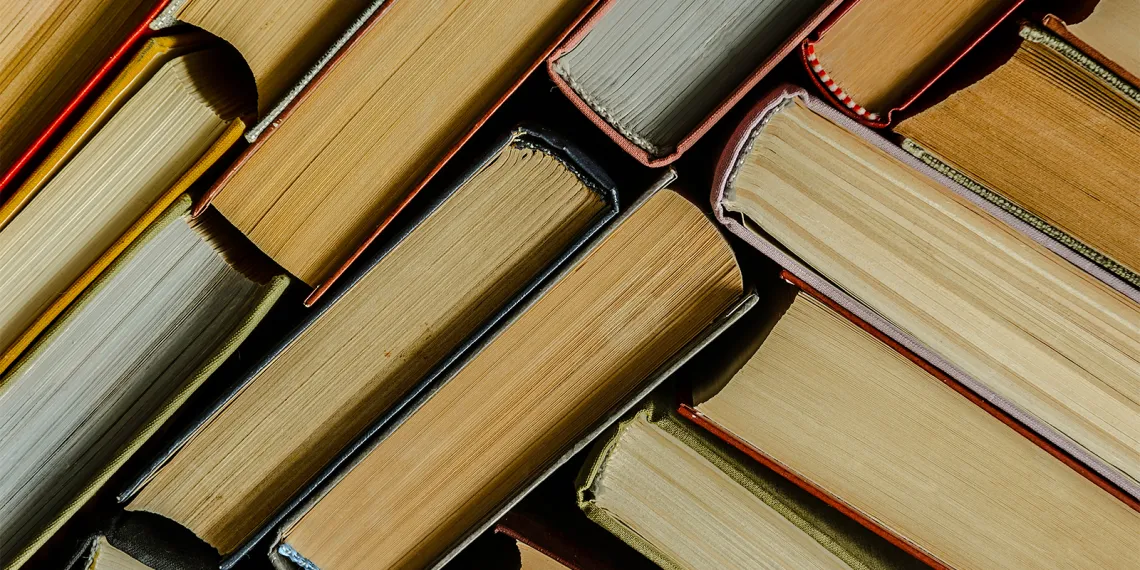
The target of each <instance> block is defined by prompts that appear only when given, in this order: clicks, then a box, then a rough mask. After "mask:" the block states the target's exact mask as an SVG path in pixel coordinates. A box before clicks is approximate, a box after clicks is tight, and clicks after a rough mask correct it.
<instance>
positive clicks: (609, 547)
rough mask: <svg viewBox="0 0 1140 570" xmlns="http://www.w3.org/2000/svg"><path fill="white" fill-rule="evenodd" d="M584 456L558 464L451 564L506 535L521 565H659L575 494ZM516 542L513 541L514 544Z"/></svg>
mask: <svg viewBox="0 0 1140 570" xmlns="http://www.w3.org/2000/svg"><path fill="white" fill-rule="evenodd" d="M580 469H581V461H578V460H574V461H571V462H570V463H567V464H566V465H564V466H562V467H560V468H559V469H558V470H557V471H555V472H554V473H553V474H552V475H551V476H550V477H549V478H547V479H545V480H543V482H542V483H541V484H539V485H538V486H537V487H535V489H534V490H532V491H531V492H529V493H527V495H526V497H525V498H523V500H522V501H520V502H519V503H518V504H516V505H515V506H513V507H511V510H510V511H508V512H507V513H506V514H504V515H503V516H502V517H500V518H499V520H498V521H497V522H495V527H494V532H493V533H490V534H489V533H484V535H483V536H481V537H480V538H479V540H477V541H475V542H473V543H472V544H471V545H469V546H468V547H467V548H465V549H463V551H462V552H461V553H460V555H459V556H457V557H456V558H454V559H453V561H452V562H451V563H450V564H449V566H448V567H447V568H448V569H449V570H450V569H451V568H452V567H454V566H456V565H459V566H460V567H462V564H461V563H462V562H464V559H468V560H471V561H472V562H473V561H474V559H472V556H477V555H478V554H479V551H478V546H479V543H480V541H483V542H489V541H490V540H491V539H490V538H488V537H491V538H494V537H496V536H501V537H507V538H509V539H511V540H509V541H507V542H508V544H509V546H508V547H513V548H514V549H515V550H517V554H515V557H516V558H518V561H519V564H518V566H517V568H519V569H520V570H545V569H550V570H561V569H569V570H657V566H656V565H654V564H653V563H652V562H650V561H649V559H647V558H645V557H644V556H642V555H641V554H640V553H639V552H637V551H636V550H634V549H633V548H631V547H630V546H629V545H627V544H626V543H624V542H622V541H621V540H619V539H617V538H616V537H614V536H613V535H612V534H610V533H608V532H606V531H605V530H604V529H602V528H601V527H599V526H598V525H597V524H594V522H593V521H591V520H590V519H589V518H587V517H586V515H585V514H583V513H582V511H581V509H579V508H578V502H577V499H576V496H575V492H574V489H575V485H574V480H575V477H576V476H577V474H578V471H579V470H580ZM511 543H513V544H511Z"/></svg>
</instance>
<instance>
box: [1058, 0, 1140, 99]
mask: <svg viewBox="0 0 1140 570" xmlns="http://www.w3.org/2000/svg"><path fill="white" fill-rule="evenodd" d="M1086 12H1087V13H1086ZM1074 18H1075V19H1074ZM1070 19H1073V21H1075V22H1076V23H1075V24H1067V23H1065V20H1064V19H1062V18H1061V17H1060V16H1058V15H1057V14H1047V15H1046V16H1045V18H1044V20H1043V23H1044V25H1045V27H1046V28H1048V29H1049V30H1050V31H1052V32H1053V33H1055V34H1057V35H1058V36H1060V37H1061V39H1063V40H1065V41H1066V42H1068V43H1070V44H1072V45H1073V46H1074V47H1076V48H1077V49H1078V50H1080V51H1081V52H1082V53H1084V54H1087V55H1088V56H1089V57H1091V58H1092V59H1094V60H1096V61H1098V62H1100V63H1101V64H1102V65H1104V66H1105V67H1106V68H1108V70H1109V71H1111V72H1113V73H1115V74H1116V75H1119V76H1120V77H1121V78H1122V79H1123V80H1124V81H1126V82H1128V83H1130V84H1131V85H1132V86H1133V87H1136V86H1140V79H1137V78H1136V77H1137V75H1140V38H1137V36H1136V27H1137V26H1138V25H1140V9H1137V7H1136V5H1135V4H1133V3H1132V2H1129V1H1128V0H1100V1H1099V2H1095V3H1093V6H1092V11H1091V12H1088V9H1087V8H1085V9H1084V10H1081V11H1080V12H1079V13H1077V14H1074V15H1073V16H1071V17H1070ZM1078 19H1079V21H1077V20H1078Z"/></svg>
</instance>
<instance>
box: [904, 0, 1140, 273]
mask: <svg viewBox="0 0 1140 570" xmlns="http://www.w3.org/2000/svg"><path fill="white" fill-rule="evenodd" d="M1042 22H1043V27H1042V26H1038V25H1034V24H1030V23H1028V22H1023V23H1022V24H1021V26H1020V29H1019V31H1018V35H1019V36H1020V40H1021V41H1025V42H1032V43H1036V44H1040V45H1042V46H1044V47H1046V48H1048V49H1050V50H1053V51H1055V52H1057V53H1058V54H1060V55H1061V56H1063V57H1064V58H1065V59H1067V60H1069V61H1070V62H1072V64H1073V65H1075V66H1077V67H1078V68H1080V69H1083V70H1084V71H1085V72H1087V73H1089V74H1090V75H1091V76H1093V77H1096V78H1098V79H1099V80H1100V82H1101V83H1102V84H1104V85H1105V86H1106V87H1108V88H1109V89H1111V90H1113V91H1115V92H1116V93H1117V94H1119V96H1120V97H1121V98H1123V99H1126V100H1129V101H1131V102H1133V103H1135V104H1137V105H1140V87H1138V86H1140V79H1137V78H1136V76H1134V75H1132V74H1131V73H1129V72H1128V71H1127V70H1125V69H1124V68H1122V67H1120V66H1119V65H1117V64H1116V63H1115V62H1113V61H1112V60H1111V59H1108V58H1107V57H1105V56H1104V55H1103V54H1101V53H1100V52H1098V51H1097V50H1096V49H1095V48H1093V47H1092V46H1090V45H1088V44H1087V43H1085V42H1084V41H1082V40H1081V39H1080V38H1078V37H1077V36H1075V35H1073V34H1072V33H1070V32H1069V31H1068V28H1067V27H1066V24H1065V22H1064V21H1063V20H1061V19H1060V18H1058V17H1057V16H1054V15H1051V14H1050V15H1047V16H1045V17H1044V18H1043V19H1042ZM901 146H902V148H903V150H905V151H906V152H909V153H910V154H912V155H914V156H915V157H916V158H918V159H919V160H921V161H922V162H923V163H925V164H926V165H928V166H930V167H931V168H933V169H934V170H937V171H938V172H939V173H941V174H942V175H944V176H946V177H949V178H951V179H953V180H954V182H955V183H956V184H958V185H960V186H962V187H965V188H967V189H969V190H970V191H971V192H973V193H974V194H976V195H978V196H979V197H981V198H982V199H984V200H986V201H987V202H989V203H990V204H993V206H994V207H996V208H1000V209H1001V210H1002V211H1004V212H1006V213H1007V214H1009V215H1011V216H1013V217H1016V218H1017V219H1019V220H1021V221H1022V222H1024V223H1025V224H1027V225H1029V226H1032V227H1033V228H1035V229H1036V230H1037V231H1039V232H1041V233H1043V234H1045V235H1047V236H1049V237H1050V238H1052V239H1053V240H1055V241H1057V242H1059V243H1061V244H1063V245H1064V246H1065V247H1067V248H1068V249H1069V250H1071V251H1072V252H1073V253H1074V254H1076V255H1079V256H1080V257H1082V258H1084V259H1086V260H1088V261H1089V262H1090V263H1094V264H1096V265H1098V266H1099V267H1101V268H1102V269H1104V270H1105V271H1108V272H1109V273H1112V274H1113V275H1115V276H1116V277H1118V278H1120V279H1122V280H1124V281H1127V282H1128V283H1131V284H1132V285H1133V286H1134V287H1140V275H1137V274H1136V273H1135V272H1134V271H1132V270H1131V269H1129V268H1127V267H1125V266H1124V265H1122V264H1120V263H1118V262H1116V261H1115V260H1113V259H1112V258H1110V257H1108V256H1107V255H1104V254H1102V253H1101V252H1099V251H1097V250H1096V249H1094V248H1093V247H1091V246H1089V245H1088V244H1086V243H1084V242H1082V241H1081V240H1079V239H1077V238H1076V237H1074V236H1072V235H1070V234H1069V233H1067V232H1065V231H1064V230H1062V229H1061V228H1058V227H1057V226H1055V225H1053V224H1051V223H1050V222H1048V221H1047V220H1045V219H1043V218H1041V217H1040V216H1038V215H1036V214H1034V213H1032V212H1030V211H1028V210H1026V209H1025V208H1022V207H1021V206H1019V205H1017V204H1016V203H1014V202H1012V201H1010V200H1008V199H1006V198H1005V197H1003V196H1002V195H1001V194H999V193H997V192H994V191H993V190H991V189H990V188H988V187H986V186H985V185H983V184H981V183H979V182H977V181H975V180H974V179H972V178H970V177H969V176H967V175H966V174H965V173H963V172H961V171H959V170H958V169H956V168H954V166H952V165H950V164H947V163H946V162H945V161H943V160H942V159H941V158H939V157H938V156H936V155H934V154H933V153H931V152H929V151H927V150H926V149H925V148H923V147H922V145H920V144H918V143H917V142H915V141H914V140H912V139H909V138H906V139H903V141H902V143H901Z"/></svg>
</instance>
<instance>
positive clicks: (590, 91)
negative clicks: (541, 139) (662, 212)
mask: <svg viewBox="0 0 1140 570" xmlns="http://www.w3.org/2000/svg"><path fill="white" fill-rule="evenodd" d="M840 3H841V2H840V0H811V1H802V0H763V1H760V2H752V1H746V0H734V1H731V2H715V3H712V4H709V3H705V2H686V1H684V0H607V1H605V2H602V3H601V4H600V5H599V6H598V8H597V9H596V10H594V12H593V14H591V15H590V17H589V18H587V19H586V20H585V21H584V22H583V23H582V24H581V25H580V26H579V27H578V29H577V30H575V32H574V33H573V34H572V35H571V36H570V37H568V38H567V39H566V41H565V42H563V43H562V45H561V46H559V48H558V49H557V50H555V51H554V53H553V54H551V56H550V58H549V59H548V60H547V69H548V71H549V72H550V77H551V78H552V79H553V80H554V83H555V85H557V86H558V88H559V89H560V90H561V91H562V92H563V93H565V94H566V96H567V97H568V98H570V100H571V102H573V103H574V105H575V106H576V107H577V108H578V109H579V110H581V111H582V112H583V113H584V114H585V115H586V116H587V117H589V118H590V120H591V121H593V122H594V123H595V124H596V125H598V126H599V127H600V128H601V129H602V130H603V131H605V133H606V134H607V135H609V136H610V138H612V139H613V140H614V141H615V142H617V143H618V145H620V146H621V147H622V149H624V150H625V151H626V152H628V153H630V154H631V155H633V156H634V157H635V158H637V160H639V161H641V162H642V163H643V164H645V165H647V166H651V167H657V166H662V165H665V164H668V163H670V162H673V161H674V160H676V159H677V158H680V156H681V154H682V153H684V152H685V151H686V150H688V149H689V148H690V147H692V146H693V145H694V144H695V143H696V142H697V140H698V139H700V137H701V136H703V135H704V134H705V133H706V132H708V130H709V129H710V128H712V126H713V125H714V124H715V123H716V122H717V121H718V120H719V119H720V118H721V117H723V116H724V115H725V113H727V112H728V111H729V109H731V108H732V106H733V105H734V104H736V102H737V101H739V100H740V99H741V98H742V97H743V96H744V95H745V93H747V92H748V91H749V90H750V89H751V88H752V87H754V86H755V85H756V84H757V83H758V82H760V80H761V79H763V78H764V76H765V75H767V73H768V72H769V71H771V70H772V68H773V67H775V66H776V64H777V63H779V62H780V61H781V60H783V59H784V57H785V56H787V55H788V54H789V53H791V52H792V51H794V50H795V49H796V48H797V47H798V46H799V44H800V42H801V41H803V39H804V37H805V36H807V34H808V33H809V32H811V31H812V30H813V29H815V27H816V26H817V25H819V23H820V22H821V21H823V19H824V18H825V17H826V16H827V15H828V14H830V13H831V11H832V10H834V9H835V8H836V7H837V6H839V5H840Z"/></svg>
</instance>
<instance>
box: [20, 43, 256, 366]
mask: <svg viewBox="0 0 1140 570" xmlns="http://www.w3.org/2000/svg"><path fill="white" fill-rule="evenodd" d="M207 41H209V36H208V35H207V34H204V33H190V34H180V35H174V36H163V37H156V38H152V39H150V40H148V41H147V42H146V43H145V44H144V45H143V46H142V47H141V48H140V49H139V53H138V54H136V55H135V57H134V58H132V59H131V61H130V62H129V63H128V64H127V66H126V68H125V69H123V71H122V72H121V73H120V74H119V76H118V77H116V79H115V80H114V81H113V82H112V83H111V84H110V85H109V86H108V87H107V89H106V90H105V91H104V92H103V94H102V95H100V97H99V98H98V99H97V100H96V101H95V102H94V104H93V105H92V107H91V108H90V109H89V110H88V111H87V112H86V113H85V114H84V115H83V117H82V118H80V120H79V122H78V123H76V125H75V126H74V127H72V129H71V130H70V131H69V132H68V134H67V135H66V136H65V137H64V138H63V140H62V141H60V143H59V144H58V145H57V146H56V148H55V149H54V150H53V151H52V152H51V154H49V155H48V156H47V158H45V159H44V162H43V163H42V164H40V165H39V167H37V168H36V170H35V171H34V172H33V173H32V174H31V176H30V177H29V178H28V180H27V181H25V182H24V183H23V184H22V185H21V186H20V188H19V189H18V190H17V191H16V192H15V193H13V194H12V196H11V197H10V198H9V199H8V200H7V201H5V203H4V204H3V205H0V229H2V228H3V227H4V226H6V225H7V224H8V223H9V222H10V221H11V220H12V219H13V218H14V217H15V216H16V215H17V214H19V212H20V210H21V209H23V207H24V206H25V205H27V203H28V202H29V201H31V199H32V198H34V197H35V196H36V194H37V193H38V192H39V191H40V189H42V188H43V187H44V186H45V185H46V184H47V183H48V181H50V180H51V178H52V177H53V176H54V175H55V174H56V173H58V172H59V170H60V169H61V168H63V166H64V165H65V164H67V161H68V160H70V159H71V158H72V157H73V156H74V155H75V154H76V153H77V152H78V151H79V149H81V148H82V147H83V145H84V144H85V143H86V142H87V141H89V140H90V138H91V137H92V136H93V135H94V134H95V133H96V132H98V131H99V129H100V127H102V126H103V125H104V124H105V123H106V122H107V120H109V119H110V117H111V116H113V115H114V113H115V111H117V110H118V109H119V108H120V107H121V106H122V105H123V103H124V102H126V101H127V100H128V99H129V98H130V97H131V95H133V94H134V93H135V92H137V91H138V90H139V88H141V86H142V85H144V84H146V82H147V81H148V80H149V79H150V78H151V77H152V76H153V75H154V74H155V73H156V72H157V71H158V70H159V69H160V68H161V67H162V66H163V65H164V64H165V63H166V62H168V61H170V60H171V59H173V58H175V57H178V56H180V55H184V54H186V53H188V52H191V51H194V50H196V49H199V48H200V47H202V46H203V45H204V43H205V42H207ZM245 129H246V124H245V122H244V121H242V120H241V119H235V120H234V121H232V122H231V123H230V125H229V126H228V127H227V129H226V130H225V131H224V133H223V134H222V135H221V137H219V138H218V140H217V141H215V142H214V143H213V144H212V145H211V146H210V148H209V149H208V150H207V151H206V152H205V153H204V154H203V155H202V157H201V158H200V159H198V161H197V162H196V163H195V164H194V165H193V166H192V167H191V168H190V169H189V170H187V171H186V172H185V173H184V174H183V175H182V176H181V177H180V178H179V179H178V180H177V181H176V182H175V183H174V185H173V186H171V187H170V189H169V190H167V191H166V192H165V193H164V194H162V196H161V197H159V198H158V200H156V201H155V202H154V203H153V204H152V205H151V206H150V208H149V209H148V210H147V211H146V212H145V213H144V214H143V215H142V216H140V217H139V219H138V220H137V221H136V222H135V223H134V224H133V225H132V226H131V227H130V228H128V229H127V231H125V232H124V233H123V235H122V236H120V237H119V239H118V240H116V241H115V243H114V244H113V245H112V246H111V247H110V248H108V249H107V250H106V252H104V253H103V255H102V256H100V257H99V258H98V259H97V260H96V261H95V262H94V263H92V265H91V266H90V267H89V268H88V269H87V270H86V271H85V272H84V273H83V274H82V275H80V276H79V277H78V278H77V279H76V280H75V282H74V283H72V284H71V286H69V287H68V288H67V289H66V290H65V291H64V292H63V293H61V294H60V295H59V296H58V297H57V298H56V299H55V301H54V302H52V304H51V305H49V306H48V307H47V308H46V309H45V310H44V311H43V312H42V313H41V314H40V316H39V317H37V318H36V320H35V321H34V322H33V323H32V324H31V325H30V326H29V327H28V328H27V329H26V330H25V331H24V332H23V333H22V334H21V335H20V336H19V337H17V339H16V340H15V341H14V342H12V344H11V345H9V346H8V347H6V348H5V349H3V352H2V353H0V373H3V372H4V371H5V370H6V369H7V368H8V367H9V366H11V364H12V363H13V362H14V361H15V360H16V359H17V358H19V356H20V354H21V353H23V352H24V351H25V350H27V348H28V346H29V345H31V343H32V341H34V340H35V339H36V337H37V336H39V334H40V333H41V332H43V330H44V329H45V328H46V327H47V326H48V325H50V324H51V322H52V321H53V320H55V318H56V317H58V316H59V314H60V313H61V312H63V311H64V309H66V308H67V307H68V305H70V304H71V303H72V302H73V301H74V300H75V298H76V297H78V296H79V294H80V293H82V292H83V290H84V289H86V288H87V287H88V285H90V284H91V282H92V281H94V280H95V279H96V278H97V277H99V275H100V274H101V273H102V272H103V271H104V270H105V269H106V268H107V266H108V265H110V264H111V263H112V262H113V261H114V260H115V259H116V258H117V257H118V256H119V255H120V254H121V253H122V252H123V250H124V249H126V247H127V246H128V245H130V244H131V242H133V241H134V240H135V239H136V238H137V237H138V236H139V234H140V233H142V231H143V230H144V229H146V228H147V227H148V226H149V225H150V224H151V223H152V222H153V221H154V220H155V219H157V218H158V216H159V215H160V214H162V212H163V211H165V210H166V209H167V207H169V206H170V205H171V204H172V203H173V202H174V200H175V199H177V198H178V197H179V196H181V195H182V194H183V193H184V192H186V190H187V189H188V188H189V187H190V185H191V184H192V183H194V181H196V180H197V179H198V178H199V177H200V176H201V175H202V174H203V173H204V172H205V171H206V170H207V169H209V168H210V167H211V166H213V164H214V163H216V162H217V161H218V160H219V159H220V158H221V157H222V155H224V154H225V153H226V151H228V150H229V149H230V148H231V147H232V146H233V145H234V144H235V143H237V141H238V140H240V139H241V136H242V134H243V133H244V132H245Z"/></svg>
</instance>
